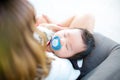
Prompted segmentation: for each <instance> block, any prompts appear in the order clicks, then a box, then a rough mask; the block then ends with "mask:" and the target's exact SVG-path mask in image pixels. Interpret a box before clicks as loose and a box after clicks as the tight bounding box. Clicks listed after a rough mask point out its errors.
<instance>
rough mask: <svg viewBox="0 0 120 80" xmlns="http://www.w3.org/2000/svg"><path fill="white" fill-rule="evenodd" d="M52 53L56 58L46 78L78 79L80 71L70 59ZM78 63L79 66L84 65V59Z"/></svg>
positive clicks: (55, 79) (56, 79)
mask: <svg viewBox="0 0 120 80" xmlns="http://www.w3.org/2000/svg"><path fill="white" fill-rule="evenodd" d="M49 54H50V53H49ZM51 55H52V57H53V58H54V59H55V60H53V61H52V65H51V66H52V68H51V70H50V73H49V75H48V77H47V78H46V79H45V80H76V78H77V77H78V76H79V75H80V71H79V70H75V69H74V68H73V67H72V64H71V62H70V61H69V60H68V59H62V58H58V57H56V56H55V55H54V54H52V53H51V54H50V56H51ZM78 63H79V66H82V60H80V61H78Z"/></svg>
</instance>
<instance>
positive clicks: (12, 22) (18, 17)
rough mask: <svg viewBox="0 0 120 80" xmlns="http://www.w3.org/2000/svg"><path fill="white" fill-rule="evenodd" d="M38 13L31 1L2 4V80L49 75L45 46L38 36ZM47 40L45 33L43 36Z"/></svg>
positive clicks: (0, 43)
mask: <svg viewBox="0 0 120 80" xmlns="http://www.w3.org/2000/svg"><path fill="white" fill-rule="evenodd" d="M34 25H35V13H34V9H33V7H32V5H31V4H30V3H29V2H28V1H27V0H2V1H0V80H33V79H34V78H35V76H36V72H37V71H36V70H37V67H39V71H38V72H39V77H43V76H44V77H45V76H46V75H47V74H48V72H49V69H48V67H49V60H47V59H48V58H47V57H46V54H45V40H44V44H40V43H38V42H37V41H36V40H35V39H34V37H33V32H34ZM40 36H41V37H42V38H43V39H45V37H44V34H42V35H40Z"/></svg>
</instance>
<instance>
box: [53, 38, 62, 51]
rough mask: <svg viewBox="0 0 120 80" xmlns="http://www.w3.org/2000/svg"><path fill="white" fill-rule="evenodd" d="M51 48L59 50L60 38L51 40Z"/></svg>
mask: <svg viewBox="0 0 120 80" xmlns="http://www.w3.org/2000/svg"><path fill="white" fill-rule="evenodd" d="M51 46H52V49H53V50H60V49H61V47H62V46H61V43H60V37H58V36H55V37H53V39H52V40H51Z"/></svg>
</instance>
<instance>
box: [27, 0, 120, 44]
mask: <svg viewBox="0 0 120 80" xmlns="http://www.w3.org/2000/svg"><path fill="white" fill-rule="evenodd" d="M29 1H30V2H31V3H32V4H33V6H34V8H35V11H36V15H37V16H39V15H41V14H45V15H48V16H49V17H50V18H52V19H53V20H55V21H56V22H59V21H62V20H64V19H66V18H68V17H69V16H71V15H76V14H77V15H84V14H88V13H89V14H92V15H94V16H95V30H94V31H95V32H99V33H101V34H103V35H105V36H107V37H109V38H111V39H112V40H114V41H116V42H118V43H120V36H119V35H120V32H119V30H120V0H29Z"/></svg>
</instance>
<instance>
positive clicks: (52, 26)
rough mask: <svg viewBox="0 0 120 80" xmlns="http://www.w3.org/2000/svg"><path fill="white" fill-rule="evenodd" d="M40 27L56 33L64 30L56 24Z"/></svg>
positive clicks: (44, 24) (45, 24)
mask: <svg viewBox="0 0 120 80" xmlns="http://www.w3.org/2000/svg"><path fill="white" fill-rule="evenodd" d="M40 26H42V27H46V28H48V29H50V30H52V31H53V32H57V31H60V30H63V29H65V28H64V27H61V26H58V25H56V24H47V23H43V24H40Z"/></svg>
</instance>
